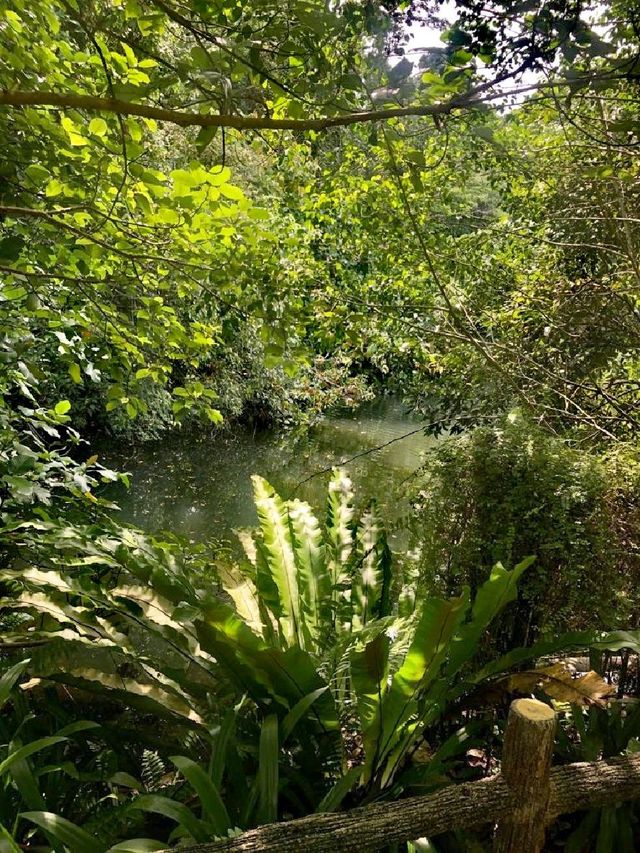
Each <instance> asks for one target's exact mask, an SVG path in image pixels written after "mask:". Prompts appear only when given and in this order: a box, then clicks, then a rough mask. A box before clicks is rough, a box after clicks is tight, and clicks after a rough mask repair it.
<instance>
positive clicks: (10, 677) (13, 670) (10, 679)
mask: <svg viewBox="0 0 640 853" xmlns="http://www.w3.org/2000/svg"><path fill="white" fill-rule="evenodd" d="M29 663H30V661H29V658H27V659H26V660H21V661H18V663H14V664H13V666H10V667H9V669H8V670H7V671H6V672H3V673H2V676H1V677H0V708H2V706H3V705H4V704H5V703H6V701H7V699H8V698H9V696H10V695H11V691H12V690H13V688H14V687H15V685H16V683H17V681H18V679H19V678H20V676H21V675H22V673H23V672H24V671H25V669H26V668H27V667H28V666H29Z"/></svg>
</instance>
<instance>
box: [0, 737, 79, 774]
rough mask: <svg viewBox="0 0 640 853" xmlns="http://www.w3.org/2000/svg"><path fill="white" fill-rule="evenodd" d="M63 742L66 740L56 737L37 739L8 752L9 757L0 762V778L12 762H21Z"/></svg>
mask: <svg viewBox="0 0 640 853" xmlns="http://www.w3.org/2000/svg"><path fill="white" fill-rule="evenodd" d="M63 740H67V738H65V737H58V736H57V735H54V736H51V737H42V738H38V740H32V741H31V742H30V743H28V744H26V745H25V746H21V747H20V748H19V749H16V750H15V752H10V753H9V755H8V756H7V757H6V758H5V759H4V761H0V776H2V775H3V773H6V772H7V770H9V768H10V767H11V765H12V764H13V763H14V762H16V761H21V760H22V759H23V758H28V757H29V756H30V755H34V754H35V753H36V752H40V751H41V750H43V749H48V748H49V747H50V746H54V745H55V744H56V743H61V742H62V741H63Z"/></svg>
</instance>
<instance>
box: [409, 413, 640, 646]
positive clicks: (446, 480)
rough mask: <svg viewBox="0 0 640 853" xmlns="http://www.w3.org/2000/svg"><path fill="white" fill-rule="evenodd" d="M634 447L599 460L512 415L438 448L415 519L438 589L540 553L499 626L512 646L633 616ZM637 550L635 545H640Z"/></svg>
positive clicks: (428, 577) (432, 584) (474, 581)
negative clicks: (539, 637) (496, 566)
mask: <svg viewBox="0 0 640 853" xmlns="http://www.w3.org/2000/svg"><path fill="white" fill-rule="evenodd" d="M637 470H638V469H637V466H636V465H634V464H633V459H632V457H631V456H630V454H626V455H625V454H624V453H622V452H620V451H618V452H617V453H616V455H615V457H613V456H612V457H610V458H606V457H600V458H598V457H595V456H593V455H591V454H590V453H588V452H585V451H579V450H576V449H572V448H570V447H568V446H567V445H566V443H564V442H562V441H560V440H558V439H556V438H554V437H552V436H549V435H548V433H544V432H542V430H540V429H538V428H536V427H535V426H534V425H532V424H530V423H528V422H527V421H526V420H525V419H524V418H523V417H522V416H520V415H511V416H509V417H508V418H506V419H504V420H503V421H502V422H500V423H499V424H498V425H496V426H495V427H492V428H488V427H480V428H478V429H476V430H474V431H473V432H471V433H468V434H465V435H462V436H458V437H455V438H449V439H446V440H445V441H443V442H442V443H441V444H440V445H439V446H438V447H436V448H435V450H434V451H433V452H432V454H431V456H430V458H429V461H428V463H427V465H426V466H425V468H424V470H423V472H422V480H421V482H420V485H419V488H418V489H417V490H416V492H417V494H416V496H415V504H414V506H415V514H414V516H413V518H412V521H411V527H412V530H413V533H414V536H415V537H416V539H418V540H419V542H420V561H421V576H422V579H423V584H424V585H425V587H426V588H427V589H429V590H434V591H437V592H445V593H446V594H453V593H454V592H455V591H456V590H457V589H458V588H459V587H461V586H462V585H464V584H468V585H469V586H470V587H471V589H472V591H474V590H476V589H477V588H478V585H479V584H481V583H482V582H483V581H484V580H485V579H486V578H487V577H488V574H489V572H490V569H491V566H493V565H494V564H495V563H496V562H502V563H504V564H505V565H513V564H514V563H516V562H518V561H519V560H521V559H522V558H523V557H525V556H527V555H529V554H532V555H535V556H536V558H537V559H536V563H535V566H534V567H533V568H532V569H531V570H530V571H529V572H528V573H527V577H526V579H525V581H524V582H523V583H522V584H521V586H520V593H519V599H518V602H517V605H516V606H514V607H513V608H511V610H510V611H509V613H508V614H507V618H506V621H504V622H503V626H502V633H503V636H502V641H503V642H504V643H505V644H506V645H508V646H509V645H513V644H515V645H519V644H523V643H529V642H532V641H533V640H535V638H536V637H537V636H538V635H540V634H541V633H545V632H549V631H556V630H567V629H582V628H585V627H588V626H593V625H597V626H599V627H600V626H607V627H611V626H614V625H620V624H622V623H624V624H625V625H629V624H630V622H633V621H634V620H633V614H634V612H636V611H637V604H638V600H637V593H636V591H635V590H636V587H637V578H638V571H639V570H640V562H639V556H640V555H639V554H638V551H637V546H634V544H633V539H634V537H633V534H632V532H631V531H632V530H633V524H634V519H635V522H637V518H638V511H639V507H640V502H639V500H638V490H637ZM634 547H635V551H634Z"/></svg>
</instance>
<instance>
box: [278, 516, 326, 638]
mask: <svg viewBox="0 0 640 853" xmlns="http://www.w3.org/2000/svg"><path fill="white" fill-rule="evenodd" d="M288 518H289V526H290V531H291V545H292V548H293V556H294V562H295V566H296V573H297V582H298V591H299V594H300V603H301V606H302V610H303V612H304V625H303V627H304V629H305V630H307V631H308V632H309V635H310V636H309V639H311V640H312V641H313V643H314V645H315V646H316V647H321V646H322V645H323V644H324V643H326V641H327V627H328V626H329V625H331V618H332V613H331V577H330V575H329V569H328V566H327V562H326V553H325V547H324V543H323V540H322V531H321V530H320V525H319V523H318V520H317V518H316V517H315V515H314V514H313V512H312V511H311V507H310V506H309V504H308V503H305V502H304V501H300V500H297V499H296V500H293V501H290V502H289V503H288Z"/></svg>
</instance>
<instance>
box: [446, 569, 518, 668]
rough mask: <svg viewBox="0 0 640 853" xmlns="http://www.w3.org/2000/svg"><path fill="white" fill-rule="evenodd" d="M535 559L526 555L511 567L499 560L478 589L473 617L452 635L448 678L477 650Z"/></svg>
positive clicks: (511, 599) (513, 595)
mask: <svg viewBox="0 0 640 853" xmlns="http://www.w3.org/2000/svg"><path fill="white" fill-rule="evenodd" d="M534 560H535V557H527V558H526V559H525V560H523V561H522V562H521V563H518V565H517V566H516V567H515V568H514V569H513V570H512V571H507V570H506V569H505V568H503V566H502V565H501V564H500V563H498V564H497V565H496V566H494V568H493V569H492V571H491V575H490V576H489V579H488V580H487V581H485V583H483V584H482V586H481V587H480V589H479V590H478V592H477V593H476V597H475V599H474V601H473V608H472V610H471V619H470V620H469V622H467V623H466V624H465V625H462V627H461V628H460V631H459V632H458V633H457V635H456V636H455V637H454V638H453V642H452V644H451V651H450V654H449V662H448V664H447V675H448V677H449V678H451V677H452V676H453V675H454V674H455V673H456V672H458V670H459V669H460V667H461V666H462V665H463V664H465V663H466V662H467V661H468V660H470V659H471V658H472V657H473V655H474V654H475V653H476V652H477V650H478V644H479V642H480V639H481V637H482V636H483V634H484V632H485V631H486V629H487V627H488V626H489V624H490V623H491V622H492V621H493V619H495V617H496V616H497V615H498V614H499V613H500V611H501V610H502V609H503V608H504V607H505V606H506V605H507V604H508V603H509V602H510V601H513V600H514V598H515V597H516V595H517V593H518V581H519V580H520V577H521V575H522V573H523V572H524V571H526V569H528V568H529V566H530V565H531V564H532V563H533V562H534Z"/></svg>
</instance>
